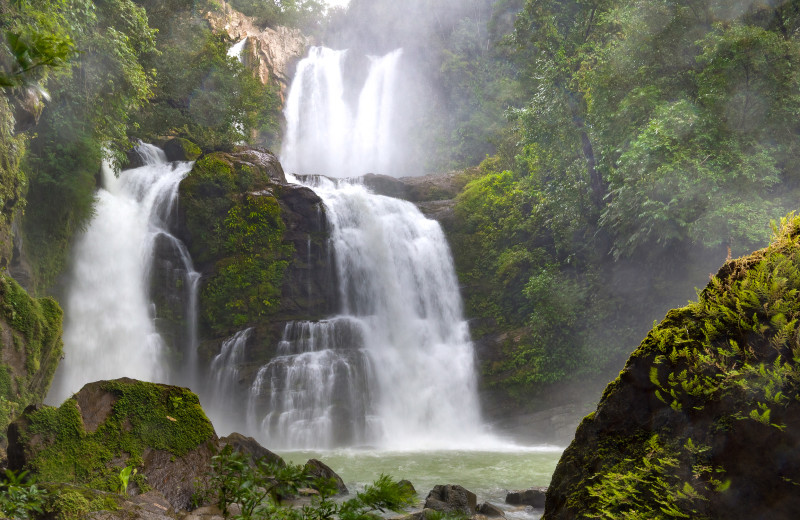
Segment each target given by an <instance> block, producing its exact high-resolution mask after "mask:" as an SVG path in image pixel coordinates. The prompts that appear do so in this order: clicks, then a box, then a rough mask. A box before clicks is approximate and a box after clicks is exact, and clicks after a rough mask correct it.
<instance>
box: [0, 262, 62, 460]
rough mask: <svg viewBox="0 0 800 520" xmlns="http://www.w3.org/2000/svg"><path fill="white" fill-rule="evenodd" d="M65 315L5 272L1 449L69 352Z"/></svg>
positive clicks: (0, 297)
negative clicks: (16, 420)
mask: <svg viewBox="0 0 800 520" xmlns="http://www.w3.org/2000/svg"><path fill="white" fill-rule="evenodd" d="M61 326H62V312H61V308H60V307H59V306H58V303H56V301H55V300H53V299H52V298H41V299H34V298H31V297H30V296H29V295H28V294H27V293H26V292H25V290H24V289H23V288H22V287H20V285H19V284H18V283H16V282H15V281H14V280H13V279H12V278H10V277H9V276H7V275H4V274H0V447H3V446H5V444H6V436H5V432H6V428H7V427H8V424H9V422H10V421H11V420H12V419H13V418H14V417H15V416H16V415H17V414H18V413H21V412H22V410H24V409H25V407H27V406H28V405H30V404H33V403H40V402H42V400H43V399H44V397H45V395H47V391H48V390H49V388H50V383H51V382H52V379H53V375H54V374H55V370H56V367H57V366H58V362H59V360H60V359H61V355H62V352H63V343H62V340H61Z"/></svg>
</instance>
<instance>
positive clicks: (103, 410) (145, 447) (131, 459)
mask: <svg viewBox="0 0 800 520" xmlns="http://www.w3.org/2000/svg"><path fill="white" fill-rule="evenodd" d="M8 437H9V446H8V462H9V467H10V468H11V469H14V470H28V471H31V472H32V473H33V474H34V475H36V478H37V480H38V481H39V482H44V483H71V484H78V485H82V486H86V487H89V488H92V489H96V490H101V491H116V490H117V489H118V487H119V484H120V478H119V475H120V471H121V470H122V469H124V468H125V467H128V466H133V467H134V468H136V469H137V474H136V475H135V476H134V477H133V478H132V479H131V484H130V485H129V492H131V493H132V494H139V493H142V492H145V491H147V490H149V489H151V488H152V489H155V490H157V491H159V492H160V493H162V494H163V495H164V496H165V497H166V498H167V500H169V502H170V504H171V505H172V507H174V508H176V509H180V508H186V507H188V506H189V504H190V500H191V497H192V493H193V492H194V490H195V481H196V480H198V479H202V478H204V476H205V474H206V473H207V472H208V469H209V467H210V462H211V457H212V456H213V455H215V454H216V452H217V448H218V447H217V442H218V439H217V435H216V433H215V432H214V428H213V426H212V425H211V422H210V421H209V420H208V418H207V417H206V415H205V413H204V412H203V410H202V408H201V407H200V402H199V400H198V398H197V396H196V395H195V394H193V393H192V392H190V391H189V390H187V389H185V388H179V387H175V386H167V385H159V384H154V383H145V382H141V381H135V380H132V379H117V380H113V381H98V382H95V383H90V384H87V385H86V386H84V387H83V388H82V389H81V391H80V392H78V393H77V394H75V395H74V396H72V397H71V398H70V399H67V400H66V401H65V402H64V403H63V404H62V405H61V406H60V407H58V408H54V407H50V406H38V407H33V406H32V407H29V408H28V409H27V410H25V412H24V414H23V415H22V416H21V417H20V418H19V419H17V420H16V421H15V422H13V423H12V424H11V426H10V427H9V429H8Z"/></svg>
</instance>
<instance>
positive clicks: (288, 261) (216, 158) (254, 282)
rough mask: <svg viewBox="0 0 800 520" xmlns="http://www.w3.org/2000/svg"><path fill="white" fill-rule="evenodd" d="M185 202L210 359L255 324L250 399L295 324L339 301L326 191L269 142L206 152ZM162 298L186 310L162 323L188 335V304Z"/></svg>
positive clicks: (183, 228) (184, 192) (241, 385)
mask: <svg viewBox="0 0 800 520" xmlns="http://www.w3.org/2000/svg"><path fill="white" fill-rule="evenodd" d="M178 206H179V212H178V213H179V214H178V218H177V223H176V226H175V235H176V236H177V237H178V238H180V239H181V240H182V241H183V243H184V244H186V246H187V248H188V250H189V252H190V254H191V256H192V260H193V262H194V267H195V269H196V270H197V271H199V273H200V275H201V278H200V283H199V306H200V309H199V325H200V327H199V333H200V338H199V342H200V350H199V356H198V358H199V361H200V364H201V369H202V368H203V367H205V368H206V369H207V368H210V367H211V363H212V360H213V359H214V357H215V356H217V355H218V354H219V353H220V351H221V347H222V344H223V342H224V341H225V340H227V339H229V338H231V337H232V336H233V335H235V334H236V333H237V332H240V331H243V330H245V329H251V330H250V332H249V333H248V336H247V340H246V345H245V347H244V354H243V358H242V359H241V360H240V364H239V366H238V367H237V374H238V375H237V379H236V381H235V382H234V384H233V386H234V388H233V389H232V390H230V391H232V392H234V393H235V395H234V396H230V397H231V398H232V399H233V400H234V401H235V402H238V400H239V399H243V400H245V401H246V400H247V398H248V394H249V390H250V386H251V384H252V382H253V381H254V379H255V377H256V374H257V372H258V370H259V369H260V368H261V367H262V366H264V365H265V364H266V363H267V362H268V361H269V360H270V359H272V357H274V356H275V354H276V350H277V347H278V344H279V342H280V341H281V338H282V337H283V334H284V329H285V328H286V324H287V323H288V322H292V321H295V320H307V319H312V320H313V319H321V318H323V317H325V316H328V315H331V314H334V313H335V311H336V307H337V305H338V298H337V291H338V290H337V287H336V283H335V280H336V276H335V271H334V269H335V267H334V266H335V263H334V261H333V257H332V254H331V252H330V249H329V230H328V222H327V219H326V216H325V209H324V206H323V204H322V200H321V199H320V198H319V197H318V196H317V195H316V194H315V193H314V192H313V191H312V190H311V189H309V188H306V187H303V186H298V185H294V184H288V183H286V178H285V176H284V173H283V169H282V168H281V165H280V163H279V162H278V160H277V158H276V157H275V156H274V155H272V154H271V153H270V152H268V151H266V150H262V149H255V148H243V149H239V150H237V151H235V152H233V153H222V152H216V153H212V154H208V155H205V156H202V157H201V158H200V159H198V161H197V162H196V163H195V166H194V169H193V170H192V171H191V172H190V173H189V175H188V176H187V178H186V179H184V180H183V181H182V182H181V185H180V195H179V205H178ZM165 258H167V257H165ZM160 272H161V273H162V274H164V275H165V280H166V284H162V287H164V286H169V287H172V286H174V283H173V284H171V285H170V282H169V269H167V268H165V269H161V270H160ZM154 290H156V291H158V289H154ZM170 290H171V291H172V292H173V293H174V292H175V290H174V289H170ZM156 301H157V302H158V301H165V302H166V303H167V304H166V305H165V306H164V308H165V309H167V310H170V309H171V314H172V315H173V316H175V317H177V318H178V319H172V321H171V322H169V319H167V318H169V314H170V313H165V316H164V318H165V319H166V321H167V322H168V323H166V325H169V324H170V323H172V329H170V328H169V327H168V326H165V327H160V330H165V331H167V332H170V331H174V332H173V333H172V334H174V335H179V334H180V333H181V331H182V330H184V329H185V326H184V324H183V323H184V321H182V320H181V319H180V315H181V314H180V309H181V307H180V305H170V304H169V299H168V295H166V294H165V295H164V297H163V298H160V299H157V300H156ZM158 308H159V307H158V304H157V309H158ZM159 316H160V315H159ZM181 327H183V329H182V328H181ZM167 336H169V334H167ZM204 397H205V396H204ZM241 413H244V410H242V412H241ZM242 419H243V418H242ZM232 420H235V418H232Z"/></svg>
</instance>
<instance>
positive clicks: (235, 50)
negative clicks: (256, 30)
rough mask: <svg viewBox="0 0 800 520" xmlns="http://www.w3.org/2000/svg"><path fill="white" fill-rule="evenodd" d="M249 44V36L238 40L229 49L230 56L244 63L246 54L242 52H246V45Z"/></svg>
mask: <svg viewBox="0 0 800 520" xmlns="http://www.w3.org/2000/svg"><path fill="white" fill-rule="evenodd" d="M245 45H247V36H245V37H244V38H242V39H241V40H239V41H238V42H236V43H235V44H233V45H232V46H231V48H230V49H228V53H227V54H228V57H229V58H236V59H237V60H239V63H244V56H243V55H242V53H243V52H244V46H245Z"/></svg>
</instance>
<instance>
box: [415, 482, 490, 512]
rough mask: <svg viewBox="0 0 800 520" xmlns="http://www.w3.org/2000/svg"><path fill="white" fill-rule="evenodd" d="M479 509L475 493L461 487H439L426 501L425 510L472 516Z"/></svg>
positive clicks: (435, 488) (432, 491)
mask: <svg viewBox="0 0 800 520" xmlns="http://www.w3.org/2000/svg"><path fill="white" fill-rule="evenodd" d="M477 508H478V498H477V497H476V496H475V493H473V492H471V491H469V490H467V489H465V488H463V487H462V486H459V485H451V484H447V485H437V486H434V488H433V489H432V490H431V492H430V493H428V497H427V498H426V499H425V509H433V510H434V511H442V512H444V513H455V514H465V515H468V516H472V515H474V514H475V512H476V510H477Z"/></svg>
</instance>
